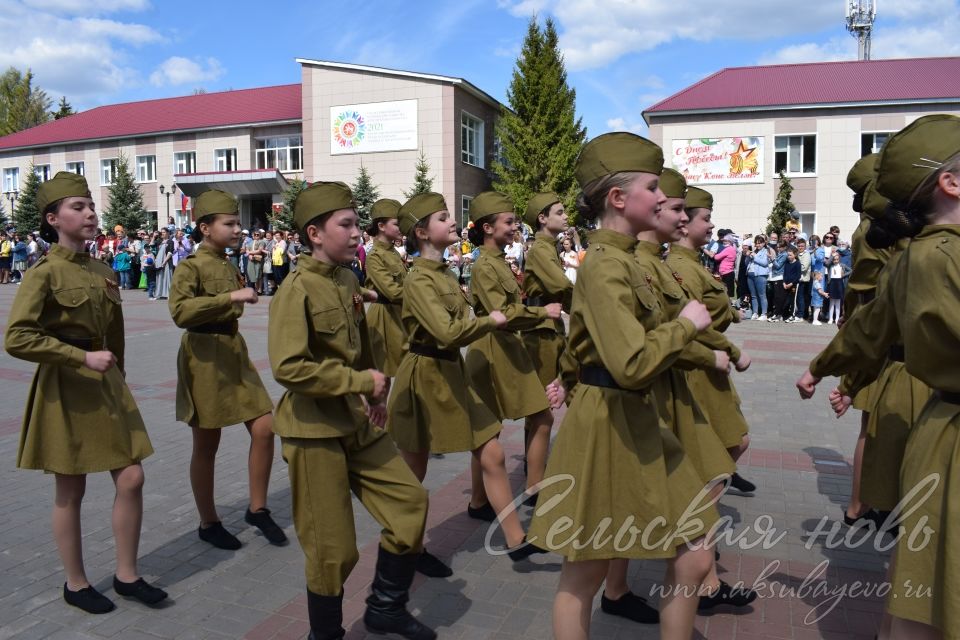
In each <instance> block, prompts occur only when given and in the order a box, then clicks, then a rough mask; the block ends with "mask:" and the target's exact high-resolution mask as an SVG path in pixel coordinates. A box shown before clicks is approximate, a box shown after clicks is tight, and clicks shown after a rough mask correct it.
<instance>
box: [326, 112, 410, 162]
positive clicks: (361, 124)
mask: <svg viewBox="0 0 960 640" xmlns="http://www.w3.org/2000/svg"><path fill="white" fill-rule="evenodd" d="M330 125H331V135H330V154H331V155H338V154H344V153H373V152H376V151H405V150H409V149H417V148H418V146H419V145H418V141H417V101H416V100H399V101H396V102H370V103H367V104H348V105H342V106H337V107H330Z"/></svg>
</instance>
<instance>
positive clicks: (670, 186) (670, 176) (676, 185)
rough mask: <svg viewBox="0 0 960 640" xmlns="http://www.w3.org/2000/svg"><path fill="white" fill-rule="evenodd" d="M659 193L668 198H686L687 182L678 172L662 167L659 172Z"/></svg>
mask: <svg viewBox="0 0 960 640" xmlns="http://www.w3.org/2000/svg"><path fill="white" fill-rule="evenodd" d="M660 191H663V195H665V196H667V197H668V198H686V197H687V180H686V178H684V177H683V174H681V173H680V172H679V171H677V170H675V169H670V168H668V167H664V168H663V171H661V172H660Z"/></svg>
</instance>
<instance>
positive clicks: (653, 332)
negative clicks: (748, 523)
mask: <svg viewBox="0 0 960 640" xmlns="http://www.w3.org/2000/svg"><path fill="white" fill-rule="evenodd" d="M662 168H663V152H662V151H661V150H660V148H659V147H658V146H657V145H655V144H653V143H652V142H650V141H649V140H645V139H643V138H641V137H639V136H636V135H633V134H630V133H610V134H604V135H601V136H598V137H597V138H594V139H593V140H591V141H590V142H588V143H587V144H586V146H585V147H584V148H583V150H582V151H581V153H580V156H579V158H578V159H577V164H576V177H577V181H578V182H579V183H580V185H581V188H582V189H583V193H582V194H581V196H580V198H579V199H578V209H579V211H580V213H581V215H582V216H583V217H584V218H585V219H587V220H589V221H599V223H600V226H601V227H602V228H601V229H598V230H596V231H594V232H593V233H592V234H591V235H590V248H589V249H588V250H587V255H586V257H585V259H584V261H583V264H582V266H581V267H580V272H579V274H578V277H577V283H576V285H575V288H574V296H573V308H572V310H571V313H570V334H569V340H568V344H567V350H566V351H565V354H564V375H563V376H562V377H563V379H564V380H565V381H566V380H569V379H570V373H569V371H570V369H571V368H572V369H573V375H574V376H575V377H576V379H579V384H578V385H577V389H576V390H575V392H574V393H573V399H572V401H571V403H570V408H569V410H568V412H567V414H566V417H565V418H564V421H563V425H562V426H561V428H560V430H559V433H558V435H557V438H556V441H555V442H554V446H553V452H552V454H551V456H550V460H549V462H548V463H547V473H546V477H547V479H548V481H550V480H551V479H554V478H556V481H555V482H553V483H552V484H551V485H550V486H547V487H544V488H543V489H542V490H541V492H540V496H539V501H538V504H539V505H541V506H540V507H539V508H538V509H537V511H536V512H535V513H534V517H533V522H532V523H531V525H530V531H529V534H528V539H530V540H531V542H533V543H535V544H542V545H543V546H545V547H547V548H548V549H550V550H553V551H556V552H557V553H560V554H561V555H563V556H564V557H565V560H564V563H563V569H562V571H561V574H560V584H559V587H558V591H557V597H556V599H555V600H554V608H553V616H554V620H553V629H554V637H556V638H558V639H560V640H572V639H576V640H581V639H585V638H587V637H589V633H590V616H591V609H592V604H593V599H594V596H595V595H596V592H597V590H598V589H599V587H600V585H601V583H602V582H603V580H604V577H605V576H606V574H607V571H608V568H609V566H610V560H612V559H616V558H665V559H667V560H668V567H667V576H666V585H665V587H666V593H665V596H664V597H663V598H662V599H661V602H660V605H661V606H660V624H661V632H662V637H664V638H689V637H690V635H691V634H692V632H693V620H694V617H695V615H696V607H697V602H698V601H697V596H696V592H697V589H698V588H699V586H700V584H701V582H702V581H703V579H704V577H705V576H706V574H707V572H708V571H709V569H710V564H711V560H712V558H711V551H710V550H709V549H707V548H706V547H704V546H703V544H702V540H703V536H704V535H705V534H706V533H707V532H708V531H709V530H710V528H711V527H712V526H713V525H714V524H715V523H716V522H717V520H718V519H719V515H718V514H717V512H716V509H715V508H714V507H712V506H707V507H705V508H704V509H703V510H702V511H700V512H699V514H698V516H697V517H696V518H694V519H692V520H689V519H688V520H686V521H684V522H682V523H681V518H682V517H683V513H684V511H685V510H686V509H687V508H688V507H690V506H693V508H698V507H697V505H691V503H693V502H695V501H697V500H698V498H701V493H702V489H703V484H704V483H703V481H702V479H701V478H700V475H699V474H698V472H697V470H696V468H695V467H694V465H693V464H692V463H691V461H690V459H689V457H688V456H686V455H685V453H684V451H683V448H682V447H681V445H680V443H679V441H678V440H677V437H676V436H675V435H674V433H673V431H671V430H670V429H668V428H667V427H666V426H665V425H664V424H663V421H662V420H661V418H660V416H659V415H658V409H657V403H656V399H655V398H654V397H653V394H652V393H651V384H652V383H653V381H654V380H655V378H656V377H657V376H658V375H660V373H661V372H662V371H664V370H665V369H667V368H669V367H670V366H672V365H673V363H674V362H675V361H676V359H677V357H678V356H679V355H680V353H681V352H682V351H683V350H684V349H685V348H686V347H687V345H688V344H689V343H690V342H691V341H693V340H694V339H695V337H696V336H697V334H698V333H699V332H701V331H703V330H704V329H706V328H707V327H708V326H709V325H710V315H709V313H708V312H707V310H706V308H705V307H704V306H703V305H702V304H701V303H699V302H690V303H688V304H687V305H686V306H685V307H684V308H683V309H682V310H681V311H680V313H679V315H678V317H677V318H676V319H675V320H671V321H665V319H664V318H663V317H662V315H661V314H662V312H661V309H660V305H659V302H658V300H657V295H656V293H655V292H654V291H653V289H652V288H651V286H650V283H649V282H648V281H647V280H646V279H645V278H644V277H643V273H642V270H641V268H640V265H639V264H638V263H637V261H636V258H635V256H634V248H635V245H636V243H637V240H636V236H637V234H638V233H639V232H640V231H643V230H645V229H652V228H653V227H654V220H655V217H656V215H657V211H658V209H659V207H660V205H661V204H662V203H663V202H664V200H665V198H664V196H663V193H662V192H661V191H660V190H659V188H658V186H657V185H658V180H659V176H660V171H661V169H662ZM565 478H569V479H570V480H569V481H567V480H565ZM547 505H550V508H549V509H548V508H546V506H547ZM701 506H702V505H701ZM604 523H606V525H605V526H606V527H607V528H606V530H607V531H611V532H612V531H617V530H619V529H620V528H621V527H622V526H626V525H628V524H630V523H632V527H636V528H637V529H640V530H641V531H643V532H644V534H643V538H646V539H648V540H650V541H653V540H656V541H659V542H657V543H655V544H651V543H650V542H647V543H644V542H643V539H641V538H635V539H633V540H632V541H631V540H630V539H629V537H628V538H627V539H626V540H622V539H618V538H619V536H614V535H610V536H605V537H596V538H593V539H588V540H585V539H584V536H592V532H594V531H597V527H598V526H604ZM680 524H682V533H681V532H680V531H679V530H677V529H676V528H675V527H677V526H678V525H680ZM571 532H573V533H571ZM577 532H582V533H577ZM688 543H689V544H688Z"/></svg>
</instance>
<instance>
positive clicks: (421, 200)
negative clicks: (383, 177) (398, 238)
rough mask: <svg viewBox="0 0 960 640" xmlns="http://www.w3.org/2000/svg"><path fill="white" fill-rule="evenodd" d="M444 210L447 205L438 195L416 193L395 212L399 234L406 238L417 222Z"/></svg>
mask: <svg viewBox="0 0 960 640" xmlns="http://www.w3.org/2000/svg"><path fill="white" fill-rule="evenodd" d="M446 210H447V203H446V201H445V200H444V199H443V196H442V195H440V194H439V193H433V192H428V193H418V194H417V195H415V196H413V197H412V198H410V199H409V200H407V201H406V202H405V203H404V204H403V206H401V207H400V211H398V212H397V221H398V224H399V225H400V233H402V234H403V235H405V236H408V235H410V231H411V230H412V229H413V228H414V227H415V226H416V224H417V223H418V222H420V221H421V220H423V219H424V218H426V217H427V216H429V215H433V214H434V213H436V212H437V211H446Z"/></svg>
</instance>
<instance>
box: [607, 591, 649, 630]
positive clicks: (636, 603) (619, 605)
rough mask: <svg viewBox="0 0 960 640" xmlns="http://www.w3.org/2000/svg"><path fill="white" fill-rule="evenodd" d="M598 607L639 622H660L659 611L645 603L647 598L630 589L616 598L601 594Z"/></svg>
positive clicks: (609, 613)
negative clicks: (612, 598)
mask: <svg viewBox="0 0 960 640" xmlns="http://www.w3.org/2000/svg"><path fill="white" fill-rule="evenodd" d="M600 609H601V610H602V611H603V612H604V613H606V614H608V615H611V616H620V617H621V618H626V619H627V620H633V621H634V622H639V623H640V624H659V623H660V613H659V612H658V611H657V610H656V609H654V608H653V607H651V606H650V605H649V604H647V599H646V598H641V597H640V596H638V595H636V594H634V593H631V592H630V591H627V593H626V594H624V595H623V596H621V597H620V598H618V599H617V600H611V599H610V598H608V597H607V595H606V594H603V595H602V596H600Z"/></svg>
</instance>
